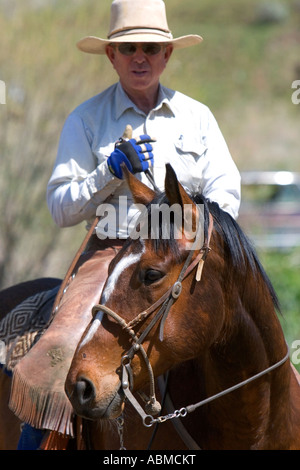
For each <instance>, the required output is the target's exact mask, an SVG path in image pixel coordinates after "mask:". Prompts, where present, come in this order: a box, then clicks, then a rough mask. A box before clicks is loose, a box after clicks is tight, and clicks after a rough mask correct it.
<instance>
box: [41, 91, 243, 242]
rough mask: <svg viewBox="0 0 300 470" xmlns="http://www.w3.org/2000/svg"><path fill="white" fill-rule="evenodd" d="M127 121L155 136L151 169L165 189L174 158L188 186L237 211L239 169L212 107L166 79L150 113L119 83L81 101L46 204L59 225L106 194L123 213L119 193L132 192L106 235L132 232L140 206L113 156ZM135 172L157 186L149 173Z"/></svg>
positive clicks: (64, 136) (91, 214) (91, 213)
mask: <svg viewBox="0 0 300 470" xmlns="http://www.w3.org/2000/svg"><path fill="white" fill-rule="evenodd" d="M128 124H130V125H131V126H132V128H133V137H137V136H139V135H142V134H148V135H150V136H151V137H152V138H155V139H156V142H154V143H153V154H154V165H153V175H154V179H155V182H156V184H157V186H158V187H159V188H160V189H162V190H163V189H164V178H165V164H166V163H170V164H171V165H172V167H173V168H174V170H175V172H176V174H177V177H178V179H179V181H180V182H181V184H182V185H183V186H184V187H186V188H188V189H189V190H190V191H191V192H192V193H197V192H198V193H199V192H202V193H203V194H204V196H205V197H207V198H208V199H210V200H212V201H215V202H217V203H218V204H219V205H220V207H221V208H223V209H224V210H226V211H228V212H229V213H230V214H231V215H232V216H233V217H234V218H236V217H237V215H238V210H239V205H240V174H239V172H238V170H237V168H236V165H235V164H234V162H233V160H232V158H231V155H230V153H229V150H228V147H227V145H226V143H225V140H224V138H223V136H222V134H221V132H220V129H219V127H218V124H217V122H216V120H215V118H214V116H213V115H212V113H211V111H210V110H209V109H208V108H207V107H206V106H205V105H203V104H201V103H199V102H197V101H195V100H193V99H192V98H189V97H187V96H185V95H183V94H182V93H180V92H177V91H173V90H170V89H168V88H166V87H163V86H160V90H159V97H158V102H157V106H156V107H155V108H154V109H153V110H151V111H150V112H149V114H148V115H146V114H145V113H144V112H143V111H141V110H140V109H138V108H137V107H136V106H135V104H134V103H133V102H132V101H131V100H130V99H129V97H128V96H127V95H126V93H125V92H124V90H123V88H122V86H121V84H120V83H117V84H115V85H112V86H111V87H110V88H108V89H107V90H105V91H104V92H102V93H100V94H98V95H97V96H94V97H93V98H91V99H89V100H88V101H86V102H84V103H83V104H81V105H80V106H78V107H77V108H76V109H75V110H74V111H73V112H72V113H71V114H70V115H69V117H68V118H67V120H66V122H65V125H64V127H63V130H62V133H61V137H60V142H59V147H58V153H57V158H56V162H55V165H54V169H53V173H52V176H51V178H50V180H49V183H48V188H47V202H48V207H49V210H50V212H51V214H52V217H53V219H54V221H55V222H56V223H57V224H58V225H59V226H60V227H67V226H72V225H75V224H77V223H80V222H82V221H84V220H87V222H88V224H89V223H90V222H92V221H93V220H94V218H95V215H96V212H97V208H99V205H101V204H102V203H103V202H104V201H106V202H109V203H110V204H112V205H113V206H114V207H115V209H116V216H117V217H118V215H119V207H120V204H119V203H120V196H126V197H127V199H126V201H127V211H128V214H127V215H128V218H127V219H126V217H124V216H123V217H121V218H120V219H121V220H119V223H118V224H116V226H115V227H112V228H111V229H110V232H109V233H108V232H106V234H107V235H108V236H109V237H111V238H114V237H117V238H124V237H127V235H128V230H127V229H128V227H127V223H128V220H131V218H132V217H133V216H134V214H135V213H136V209H135V208H134V206H133V201H132V197H131V194H130V192H129V189H128V187H127V183H126V181H124V180H120V179H118V178H116V177H114V176H113V175H112V174H111V172H110V171H109V169H108V165H107V158H108V156H109V155H110V154H111V152H112V151H113V150H114V146H115V142H116V141H117V140H118V139H119V138H120V137H121V136H122V135H123V132H124V130H125V127H126V125H128ZM136 177H138V178H139V179H141V180H142V181H143V182H144V183H145V184H147V185H148V186H150V187H151V184H150V183H149V181H148V179H147V178H146V176H145V174H144V173H139V174H136ZM121 199H122V201H124V200H125V199H124V197H123V198H121ZM122 212H123V210H122Z"/></svg>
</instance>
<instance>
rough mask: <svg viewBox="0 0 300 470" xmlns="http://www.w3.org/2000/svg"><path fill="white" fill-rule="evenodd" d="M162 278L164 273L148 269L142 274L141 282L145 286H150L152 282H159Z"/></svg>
mask: <svg viewBox="0 0 300 470" xmlns="http://www.w3.org/2000/svg"><path fill="white" fill-rule="evenodd" d="M163 276H164V273H162V272H161V271H157V270H156V269H148V270H147V271H145V272H144V275H143V276H142V280H143V282H144V283H145V284H148V285H149V284H152V283H153V282H156V281H159V280H160V279H161V278H162V277H163Z"/></svg>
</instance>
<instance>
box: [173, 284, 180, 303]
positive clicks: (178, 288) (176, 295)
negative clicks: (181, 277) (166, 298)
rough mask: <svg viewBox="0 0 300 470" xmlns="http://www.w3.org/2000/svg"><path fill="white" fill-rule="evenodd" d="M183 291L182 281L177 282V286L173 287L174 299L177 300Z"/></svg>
mask: <svg viewBox="0 0 300 470" xmlns="http://www.w3.org/2000/svg"><path fill="white" fill-rule="evenodd" d="M181 291H182V284H181V282H180V281H177V282H175V284H174V285H173V287H172V297H173V299H177V298H178V297H179V296H180V294H181Z"/></svg>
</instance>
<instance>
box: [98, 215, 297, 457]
mask: <svg viewBox="0 0 300 470" xmlns="http://www.w3.org/2000/svg"><path fill="white" fill-rule="evenodd" d="M212 230H213V218H212V216H211V214H209V227H208V233H207V237H206V240H205V241H204V243H203V246H202V247H201V249H200V250H199V253H198V254H197V256H196V257H195V258H194V260H192V258H193V256H194V253H195V250H194V249H191V250H190V252H189V255H188V256H187V258H186V261H185V263H184V265H183V267H182V269H181V271H180V274H179V276H178V278H177V281H176V282H175V283H174V284H173V285H172V286H171V287H170V288H169V289H168V290H167V291H166V292H165V294H163V295H162V297H160V298H159V299H158V300H157V301H156V302H155V303H154V304H152V305H151V306H150V307H149V308H148V309H146V310H144V311H143V312H141V313H139V314H138V315H137V316H136V317H135V318H134V319H133V320H131V321H130V322H128V323H127V322H126V321H125V320H124V319H123V318H122V317H121V316H120V315H118V314H117V313H116V312H114V311H113V310H111V309H110V308H108V307H107V306H106V305H102V304H97V305H95V306H94V307H93V309H92V314H93V316H95V315H96V314H97V313H98V312H99V311H101V312H103V313H105V314H106V315H107V316H108V317H111V318H112V319H114V320H115V321H116V322H117V323H118V324H119V325H120V326H121V328H122V329H123V330H125V331H126V332H127V333H128V335H129V336H130V337H131V340H132V345H131V348H130V349H129V350H128V352H127V353H126V354H125V355H124V356H123V357H122V360H121V366H122V375H121V387H122V390H123V392H124V395H125V397H126V398H127V399H128V401H130V403H131V404H132V405H133V407H134V408H135V410H136V411H137V412H138V413H139V415H140V416H141V418H142V421H143V424H144V426H146V427H151V426H153V425H154V424H158V423H162V422H164V421H167V420H170V419H174V418H181V417H185V416H186V415H187V414H188V413H191V412H193V411H195V410H196V409H197V408H199V407H200V406H203V405H205V404H206V403H209V402H211V401H213V400H215V399H217V398H219V397H221V396H224V395H226V394H228V393H230V392H232V391H234V390H236V389H238V388H240V387H243V386H244V385H247V384H248V383H250V382H252V381H254V380H256V379H258V378H259V377H261V376H263V375H265V374H268V373H269V372H271V371H272V370H274V369H276V368H277V367H279V366H280V365H282V364H283V363H284V362H286V360H287V359H288V358H289V350H287V353H286V355H285V356H284V358H283V359H281V360H280V361H278V362H276V363H275V364H274V365H272V366H270V367H268V368H267V369H265V370H263V371H261V372H259V373H258V374H256V375H254V376H252V377H250V378H248V379H246V380H244V381H242V382H239V383H238V384H236V385H234V386H232V387H229V388H227V389H226V390H223V391H222V392H220V393H217V394H216V395H213V396H211V397H208V398H206V399H204V400H202V401H200V402H198V403H195V404H192V405H189V406H186V407H183V408H181V409H180V410H175V411H172V412H171V413H169V414H167V415H165V416H158V417H157V418H154V416H156V415H158V414H159V413H160V411H161V404H160V403H159V402H158V401H157V399H156V393H155V379H154V373H153V369H152V366H151V363H150V360H149V358H148V356H147V353H146V351H145V349H144V347H143V344H142V343H143V341H144V340H145V338H146V337H147V336H148V334H149V332H150V331H151V330H152V328H153V327H154V326H155V325H156V324H157V323H158V322H159V321H160V330H159V339H160V341H163V334H164V324H165V321H166V319H167V316H168V314H169V312H170V309H171V307H172V305H173V304H174V302H175V301H176V300H177V299H178V297H179V296H180V294H181V291H182V281H183V280H184V279H185V278H186V277H187V276H188V275H189V274H190V273H191V272H192V271H193V270H194V269H195V268H196V267H197V272H196V280H197V281H200V280H201V274H202V269H203V264H204V261H205V260H206V257H207V255H208V253H209V252H210V251H211V248H210V246H209V245H210V239H211V235H212ZM196 238H197V237H196ZM159 307H160V308H159ZM158 308H159V310H158V311H157V313H156V314H155V315H154V316H153V318H152V320H151V321H150V322H149V324H148V325H147V326H146V328H145V329H144V331H143V332H142V333H140V334H136V333H135V331H134V330H133V328H134V327H135V326H137V325H138V324H140V323H141V322H142V321H143V320H145V319H147V318H148V317H149V316H150V315H151V314H152V313H153V312H154V311H155V310H157V309H158ZM137 353H140V354H141V356H142V358H143V360H144V362H145V365H146V367H147V371H148V375H149V384H150V393H149V397H146V396H145V395H142V398H143V400H144V401H145V410H144V409H143V408H142V406H141V405H140V403H139V402H138V400H137V399H136V398H135V397H134V395H133V393H132V389H133V373H132V369H131V361H132V359H133V357H134V356H135V355H136V354H137ZM199 449H200V448H199Z"/></svg>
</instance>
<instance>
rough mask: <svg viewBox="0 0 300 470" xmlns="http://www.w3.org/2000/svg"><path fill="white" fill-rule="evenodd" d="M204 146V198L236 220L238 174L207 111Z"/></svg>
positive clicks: (219, 132)
mask: <svg viewBox="0 0 300 470" xmlns="http://www.w3.org/2000/svg"><path fill="white" fill-rule="evenodd" d="M204 144H205V146H206V148H207V150H206V153H205V156H204V158H205V160H206V163H205V165H204V170H203V175H202V178H203V179H202V184H203V193H204V195H205V197H206V198H208V199H210V200H211V201H215V202H217V203H218V204H219V206H220V207H221V208H222V209H223V210H225V211H227V212H229V213H230V214H231V215H232V217H233V218H235V219H236V218H237V217H238V212H239V207H240V198H241V178H240V173H239V171H238V169H237V167H236V165H235V163H234V161H233V159H232V157H231V154H230V152H229V150H228V147H227V144H226V142H225V139H224V137H223V135H222V133H221V131H220V129H219V126H218V124H217V122H216V119H215V118H214V116H213V114H212V113H211V112H210V111H209V110H208V120H207V132H206V137H205V140H204Z"/></svg>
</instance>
